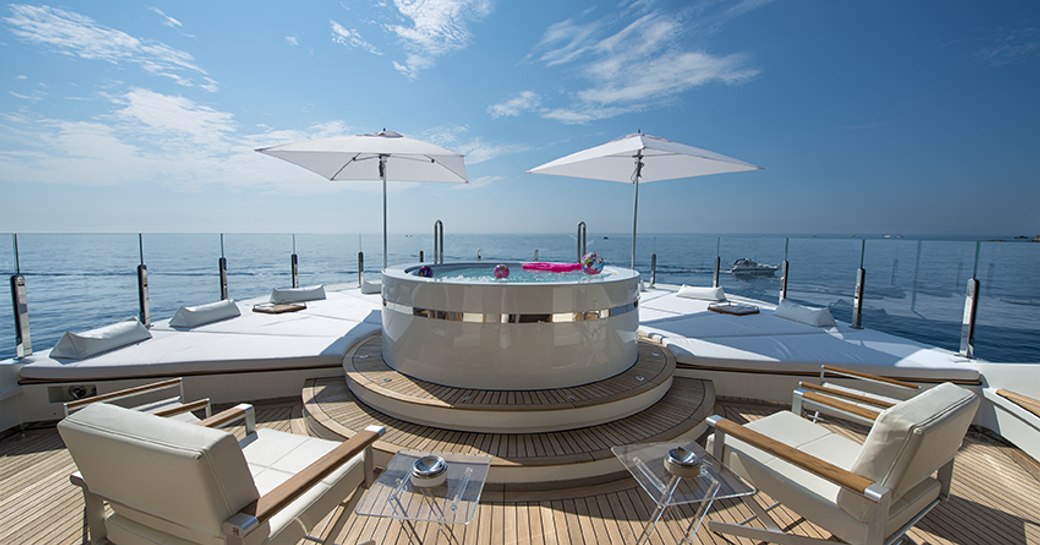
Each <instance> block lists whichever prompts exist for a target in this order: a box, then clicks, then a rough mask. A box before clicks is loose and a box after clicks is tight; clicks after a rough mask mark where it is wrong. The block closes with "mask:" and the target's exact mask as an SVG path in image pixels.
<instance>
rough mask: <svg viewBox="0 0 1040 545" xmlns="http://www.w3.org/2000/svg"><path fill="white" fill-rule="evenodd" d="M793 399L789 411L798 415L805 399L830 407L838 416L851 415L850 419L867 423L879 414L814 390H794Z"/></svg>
mask: <svg viewBox="0 0 1040 545" xmlns="http://www.w3.org/2000/svg"><path fill="white" fill-rule="evenodd" d="M794 399H795V402H794V403H792V404H791V405H792V407H791V409H792V411H791V412H793V413H795V414H799V415H800V412H801V410H802V408H803V407H804V405H805V402H807V401H808V402H809V403H810V404H813V405H816V406H822V407H824V408H828V409H832V410H833V411H834V412H836V413H837V415H838V416H842V417H851V419H852V420H855V421H857V422H864V423H867V424H870V423H872V422H874V421H875V420H877V417H878V416H879V415H880V414H881V413H880V412H878V411H875V410H871V409H868V408H866V407H863V406H861V405H856V404H854V403H849V402H847V401H842V400H840V399H837V398H834V397H831V396H830V395H827V394H824V393H820V392H816V391H807V390H803V389H798V390H795V391H794Z"/></svg>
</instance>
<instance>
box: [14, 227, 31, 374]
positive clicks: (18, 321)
mask: <svg viewBox="0 0 1040 545" xmlns="http://www.w3.org/2000/svg"><path fill="white" fill-rule="evenodd" d="M12 238H13V239H14V270H15V273H14V274H13V275H11V303H12V305H13V307H14V343H15V356H16V357H18V358H19V359H21V358H26V357H29V356H31V355H32V353H33V349H32V335H30V334H29V301H28V299H27V298H26V293H25V277H24V276H22V265H21V261H20V259H19V256H18V235H17V234H14V235H12Z"/></svg>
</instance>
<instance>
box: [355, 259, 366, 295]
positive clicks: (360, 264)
mask: <svg viewBox="0 0 1040 545" xmlns="http://www.w3.org/2000/svg"><path fill="white" fill-rule="evenodd" d="M357 285H358V287H359V288H360V287H361V286H364V285H365V252H358V253H357Z"/></svg>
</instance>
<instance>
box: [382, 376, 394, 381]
mask: <svg viewBox="0 0 1040 545" xmlns="http://www.w3.org/2000/svg"><path fill="white" fill-rule="evenodd" d="M391 380H394V379H392V378H390V377H387V378H384V379H383V382H390V381H391Z"/></svg>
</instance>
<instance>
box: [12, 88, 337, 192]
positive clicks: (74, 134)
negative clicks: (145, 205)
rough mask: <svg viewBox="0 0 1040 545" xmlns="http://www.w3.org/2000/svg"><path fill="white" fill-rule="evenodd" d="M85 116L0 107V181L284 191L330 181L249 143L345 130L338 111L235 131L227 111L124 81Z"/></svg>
mask: <svg viewBox="0 0 1040 545" xmlns="http://www.w3.org/2000/svg"><path fill="white" fill-rule="evenodd" d="M111 105H112V107H111V109H110V110H109V111H108V112H106V113H104V114H100V115H97V116H94V117H91V118H87V119H79V120H69V119H53V118H47V117H43V116H36V115H29V114H3V115H0V182H34V183H50V184H62V185H68V184H76V185H120V184H134V185H141V184H144V185H148V184H158V185H167V186H174V187H177V188H178V189H182V190H185V191H191V190H195V189H198V188H201V187H209V186H214V185H219V186H225V187H239V188H250V189H251V190H255V189H257V188H259V189H261V190H271V191H278V192H284V193H290V194H292V193H322V192H332V191H337V189H336V187H335V185H334V184H330V183H328V182H327V181H325V180H322V179H321V178H320V177H318V176H315V175H314V174H312V173H309V172H307V171H306V170H304V169H301V168H299V167H295V166H293V165H290V164H288V163H285V162H283V161H278V160H276V159H273V158H271V157H267V156H264V155H261V154H259V153H256V152H255V151H253V150H254V148H256V147H261V146H266V145H272V144H277V143H285V142H290V141H296V140H304V139H307V138H319V137H326V136H334V135H338V134H343V133H345V132H346V129H347V127H346V125H345V124H344V123H343V122H341V121H330V122H326V123H322V124H317V125H314V126H312V127H308V128H307V129H303V130H278V131H275V130H267V131H265V132H262V133H260V134H253V135H249V134H241V132H240V130H239V128H238V125H237V123H236V122H235V120H234V116H233V115H232V114H231V113H229V112H223V111H220V110H217V109H214V108H212V107H209V106H206V105H203V104H199V103H196V102H194V101H192V100H190V99H188V98H185V97H182V96H176V95H164V94H162V93H157V92H155V91H152V90H149V89H141V88H136V89H131V90H130V91H128V92H126V93H124V94H122V95H121V96H119V97H116V99H114V100H113V101H112V102H111Z"/></svg>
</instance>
